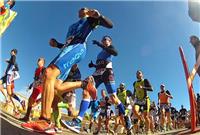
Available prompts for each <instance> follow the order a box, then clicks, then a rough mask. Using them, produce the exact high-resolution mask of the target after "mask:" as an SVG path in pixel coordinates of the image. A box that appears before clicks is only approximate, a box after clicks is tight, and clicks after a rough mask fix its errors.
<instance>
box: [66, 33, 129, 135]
mask: <svg viewBox="0 0 200 135" xmlns="http://www.w3.org/2000/svg"><path fill="white" fill-rule="evenodd" d="M93 44H95V45H97V46H99V47H101V48H102V51H101V52H100V53H99V54H98V56H97V60H96V64H94V63H93V62H92V61H91V63H89V65H88V66H89V67H90V68H92V67H95V68H96V71H95V72H94V74H93V75H92V76H93V77H94V80H95V84H96V88H98V87H99V86H100V84H102V83H104V84H105V87H106V90H107V92H108V94H109V96H110V99H111V100H112V103H115V104H116V105H117V106H118V108H119V110H120V112H121V113H122V114H123V116H124V118H125V120H126V121H127V126H126V127H127V129H128V131H129V130H130V129H131V128H132V124H131V122H130V120H128V117H127V116H125V107H124V106H123V104H122V103H121V101H120V100H119V99H118V97H117V95H116V87H115V80H114V73H113V69H112V58H113V56H117V54H118V53H117V51H116V50H115V48H114V46H113V45H112V39H111V37H110V36H104V37H103V38H102V41H101V42H99V41H96V40H93ZM89 96H90V95H89V93H88V92H87V91H86V92H85V93H84V97H89ZM80 111H81V110H80ZM85 111H86V110H85ZM85 111H84V112H83V111H81V112H82V113H83V114H84V113H85ZM80 122H81V120H80V116H78V117H77V118H76V119H73V121H72V122H69V123H66V126H67V127H68V128H70V129H72V130H74V131H75V132H78V130H77V129H76V128H77V127H80ZM78 125H79V126H78ZM79 129H80V128H79Z"/></svg>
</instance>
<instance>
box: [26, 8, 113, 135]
mask: <svg viewBox="0 0 200 135" xmlns="http://www.w3.org/2000/svg"><path fill="white" fill-rule="evenodd" d="M79 18H80V20H79V21H78V22H76V23H74V24H72V25H71V26H70V27H69V30H68V33H67V37H66V42H65V43H64V44H61V43H58V42H57V41H56V40H55V39H51V40H50V44H51V45H52V46H58V45H59V46H62V48H63V49H62V50H61V52H60V53H59V54H58V56H57V57H56V58H55V59H54V60H53V61H52V62H51V64H50V65H49V66H48V67H47V69H46V70H45V73H44V85H43V93H42V111H41V117H40V119H39V120H37V121H35V122H31V123H25V124H22V126H23V127H25V128H29V129H30V128H31V129H33V130H35V131H39V132H45V133H49V132H51V131H52V132H53V130H54V127H53V125H52V124H51V122H50V117H51V106H52V102H53V99H54V92H55V89H56V90H57V91H63V92H69V91H71V90H74V89H77V88H83V89H85V90H84V91H86V90H88V91H89V92H90V95H91V97H93V98H95V96H96V88H95V87H94V84H93V77H89V78H88V79H87V80H85V81H77V82H65V83H63V81H64V80H65V79H66V78H67V76H68V74H69V72H70V69H71V67H72V65H74V64H76V63H78V62H80V61H81V60H82V59H83V58H84V57H85V55H86V40H87V38H88V37H89V35H90V34H91V32H92V31H93V30H94V29H95V28H96V27H97V26H99V25H100V26H104V27H106V28H112V27H113V25H112V22H111V21H110V20H108V19H107V18H106V17H104V16H103V15H101V14H100V13H99V11H97V10H95V9H88V8H82V9H80V10H79ZM87 99H88V98H87ZM83 100H84V99H83ZM84 101H86V102H84V103H82V104H83V106H84V107H83V108H84V109H85V110H86V109H87V108H88V105H89V101H88V100H84ZM82 104H81V106H82ZM79 118H80V119H82V118H83V115H82V114H81V116H80V117H79Z"/></svg>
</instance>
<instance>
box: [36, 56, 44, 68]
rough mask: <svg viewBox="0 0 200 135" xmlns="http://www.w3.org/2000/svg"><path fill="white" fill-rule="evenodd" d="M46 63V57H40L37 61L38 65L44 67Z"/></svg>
mask: <svg viewBox="0 0 200 135" xmlns="http://www.w3.org/2000/svg"><path fill="white" fill-rule="evenodd" d="M44 64H45V59H44V58H39V59H38V61H37V65H38V67H43V66H44Z"/></svg>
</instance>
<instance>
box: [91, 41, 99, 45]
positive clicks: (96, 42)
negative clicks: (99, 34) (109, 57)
mask: <svg viewBox="0 0 200 135" xmlns="http://www.w3.org/2000/svg"><path fill="white" fill-rule="evenodd" d="M92 44H93V45H95V44H96V45H99V44H100V43H99V41H97V40H92Z"/></svg>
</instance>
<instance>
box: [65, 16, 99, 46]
mask: <svg viewBox="0 0 200 135" xmlns="http://www.w3.org/2000/svg"><path fill="white" fill-rule="evenodd" d="M99 23H100V22H99V20H98V19H95V18H91V17H87V18H82V19H80V20H79V21H78V22H76V23H74V24H72V25H71V26H70V27H69V29H68V33H67V36H66V40H67V39H68V38H69V37H70V36H74V39H73V40H72V42H71V43H70V44H77V43H83V42H86V40H87V38H88V37H89V35H90V34H91V32H92V30H93V29H94V28H96V27H97V26H98V25H99Z"/></svg>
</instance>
